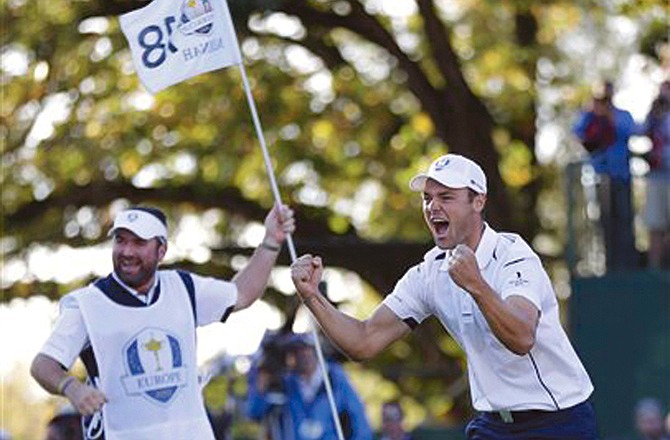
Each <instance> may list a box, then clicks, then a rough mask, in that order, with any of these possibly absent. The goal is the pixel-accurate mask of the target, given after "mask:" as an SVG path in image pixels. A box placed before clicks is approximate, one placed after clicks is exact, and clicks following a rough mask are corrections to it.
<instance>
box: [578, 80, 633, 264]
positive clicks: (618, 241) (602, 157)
mask: <svg viewBox="0 0 670 440" xmlns="http://www.w3.org/2000/svg"><path fill="white" fill-rule="evenodd" d="M613 95H614V86H613V84H612V83H611V82H609V81H608V82H605V83H604V84H601V85H599V86H598V87H596V88H595V90H594V93H593V100H592V103H591V105H590V106H589V107H588V108H586V109H584V110H583V111H582V112H581V113H580V114H579V116H578V118H577V120H576V122H575V124H574V125H573V127H572V131H573V133H574V134H575V136H576V137H577V138H578V139H579V140H580V142H581V143H582V145H584V147H585V148H586V150H587V151H588V152H589V154H590V158H591V164H592V165H593V168H594V170H595V171H596V173H598V175H599V178H600V182H599V184H598V199H599V203H600V219H601V224H602V227H603V234H604V242H605V258H606V264H607V269H608V270H613V271H619V270H625V269H631V268H634V267H635V266H636V264H637V258H636V252H635V240H634V235H633V204H632V195H631V174H630V164H629V160H630V156H631V154H630V150H629V149H628V140H629V139H630V137H631V136H633V135H636V134H641V131H642V127H641V126H640V125H638V124H636V123H635V120H634V119H633V116H632V115H631V114H630V113H629V112H628V111H626V110H622V109H620V108H618V107H616V106H615V105H614V104H613V103H612V97H613Z"/></svg>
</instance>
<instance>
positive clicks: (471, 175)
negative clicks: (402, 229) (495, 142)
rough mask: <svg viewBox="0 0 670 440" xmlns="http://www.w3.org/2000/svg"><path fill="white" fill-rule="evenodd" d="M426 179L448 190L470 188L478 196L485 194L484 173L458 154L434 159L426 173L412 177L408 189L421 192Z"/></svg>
mask: <svg viewBox="0 0 670 440" xmlns="http://www.w3.org/2000/svg"><path fill="white" fill-rule="evenodd" d="M428 179H433V180H435V181H437V182H439V183H441V184H442V185H444V186H447V187H449V188H470V189H471V190H473V191H475V192H477V193H479V194H486V175H485V174H484V171H482V169H481V167H480V166H479V165H477V164H476V163H475V162H473V161H471V160H470V159H468V158H467V157H463V156H460V155H458V154H445V155H444V156H441V157H438V158H437V159H435V161H433V163H431V164H430V168H428V172H426V173H420V174H417V175H416V176H414V177H412V180H410V181H409V187H410V189H411V190H412V191H423V190H424V188H425V186H426V181H427V180H428Z"/></svg>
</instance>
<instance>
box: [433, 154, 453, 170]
mask: <svg viewBox="0 0 670 440" xmlns="http://www.w3.org/2000/svg"><path fill="white" fill-rule="evenodd" d="M450 160H451V159H449V158H448V157H445V158H442V159H440V160H438V161H437V162H435V171H440V170H441V169H442V168H444V167H446V166H447V165H449V161H450Z"/></svg>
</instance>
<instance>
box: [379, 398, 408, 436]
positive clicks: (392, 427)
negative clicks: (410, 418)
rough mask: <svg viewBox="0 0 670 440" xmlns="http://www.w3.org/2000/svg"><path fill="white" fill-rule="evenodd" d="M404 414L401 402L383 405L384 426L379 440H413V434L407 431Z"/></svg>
mask: <svg viewBox="0 0 670 440" xmlns="http://www.w3.org/2000/svg"><path fill="white" fill-rule="evenodd" d="M404 419H405V417H404V413H403V411H402V407H401V406H400V402H398V401H397V400H391V401H388V402H384V404H383V405H382V426H381V432H380V433H379V437H378V440H412V439H413V437H412V434H410V433H409V432H407V431H405V427H404V425H403V421H404Z"/></svg>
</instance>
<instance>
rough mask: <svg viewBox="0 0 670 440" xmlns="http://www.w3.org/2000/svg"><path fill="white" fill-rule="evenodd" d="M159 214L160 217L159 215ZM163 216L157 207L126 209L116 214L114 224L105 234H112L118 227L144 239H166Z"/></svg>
mask: <svg viewBox="0 0 670 440" xmlns="http://www.w3.org/2000/svg"><path fill="white" fill-rule="evenodd" d="M161 215H162V216H163V218H162V219H161V218H160V217H159V216H161ZM164 217H165V216H164V215H163V213H162V212H161V211H160V210H157V209H146V208H131V209H127V210H125V211H121V212H120V213H119V214H117V216H116V218H115V219H114V225H113V226H112V229H110V230H109V233H108V234H107V235H112V234H114V232H115V231H116V230H118V229H127V230H129V231H130V232H132V233H133V234H135V235H137V236H138V237H140V238H142V239H144V240H149V239H151V238H154V237H160V238H163V239H165V240H167V225H166V223H165V218H164Z"/></svg>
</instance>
